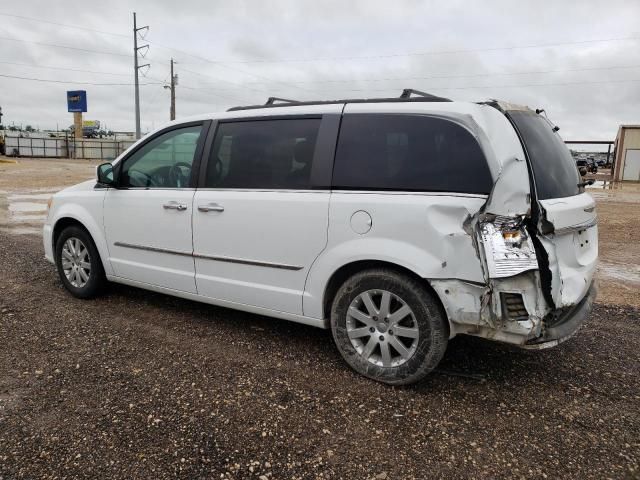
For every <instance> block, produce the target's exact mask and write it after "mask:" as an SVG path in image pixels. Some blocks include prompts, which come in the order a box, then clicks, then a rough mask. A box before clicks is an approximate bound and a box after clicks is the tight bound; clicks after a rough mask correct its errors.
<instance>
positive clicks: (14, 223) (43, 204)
mask: <svg viewBox="0 0 640 480" xmlns="http://www.w3.org/2000/svg"><path fill="white" fill-rule="evenodd" d="M59 190H60V189H59V188H41V189H34V190H29V191H13V192H4V191H3V192H0V227H1V229H2V231H5V232H8V233H12V234H16V235H33V234H36V235H39V234H40V233H41V232H42V230H41V228H42V224H43V223H44V221H45V219H46V218H47V215H46V213H47V200H49V198H51V196H52V195H53V194H54V193H55V192H57V191H59Z"/></svg>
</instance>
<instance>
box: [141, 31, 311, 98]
mask: <svg viewBox="0 0 640 480" xmlns="http://www.w3.org/2000/svg"><path fill="white" fill-rule="evenodd" d="M147 41H148V42H149V43H151V44H154V45H156V46H158V47H160V48H166V49H167V50H173V51H174V52H178V53H182V54H183V55H186V56H188V57H191V58H196V59H198V60H201V61H203V62H206V63H210V64H213V65H217V66H219V67H222V68H226V69H227V70H231V71H234V72H239V73H242V74H244V75H250V76H252V77H256V78H261V79H262V80H267V81H268V82H271V83H279V84H281V85H285V86H287V87H293V88H298V89H300V90H308V89H306V88H303V87H300V86H298V85H294V84H291V83H288V82H283V81H281V80H274V79H272V78H269V77H265V76H264V75H258V74H256V73H253V72H247V71H246V70H241V69H239V68H235V67H230V66H228V65H223V63H225V62H219V61H215V60H210V59H208V58H205V57H202V56H200V55H194V54H191V53H189V52H186V51H184V50H180V49H178V48H173V47H168V46H166V45H162V44H160V43H157V42H152V41H151V40H147ZM226 63H228V62H226ZM245 88H246V87H245Z"/></svg>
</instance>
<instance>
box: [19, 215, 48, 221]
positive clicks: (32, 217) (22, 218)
mask: <svg viewBox="0 0 640 480" xmlns="http://www.w3.org/2000/svg"><path fill="white" fill-rule="evenodd" d="M46 218H47V216H46V215H44V214H43V215H12V216H11V220H12V221H13V222H24V223H35V222H38V223H44V221H45V220H46Z"/></svg>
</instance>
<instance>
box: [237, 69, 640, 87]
mask: <svg viewBox="0 0 640 480" xmlns="http://www.w3.org/2000/svg"><path fill="white" fill-rule="evenodd" d="M632 68H640V65H621V66H611V67H585V68H568V69H564V70H536V71H528V72H502V73H500V72H489V73H472V74H462V75H428V76H426V77H389V78H363V79H349V80H346V79H345V80H309V81H303V82H296V83H305V84H309V83H312V84H323V83H354V82H386V81H405V80H430V79H435V78H477V77H493V76H496V77H498V76H517V75H539V74H550V73H568V72H583V71H585V72H586V71H595V70H617V69H632ZM249 83H254V82H249Z"/></svg>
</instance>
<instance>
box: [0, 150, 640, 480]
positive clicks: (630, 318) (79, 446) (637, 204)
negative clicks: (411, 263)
mask: <svg viewBox="0 0 640 480" xmlns="http://www.w3.org/2000/svg"><path fill="white" fill-rule="evenodd" d="M92 171H93V167H92V165H91V164H89V163H88V162H70V161H54V162H52V161H50V160H47V161H42V160H41V161H38V160H20V163H19V164H17V165H11V164H3V163H0V245H2V248H0V345H1V348H0V479H3V480H4V479H13V478H92V479H93V478H154V479H156V478H176V477H178V478H189V479H192V478H234V479H242V478H260V479H261V480H264V479H265V478H268V479H293V478H300V479H302V478H304V479H307V478H340V479H343V478H344V479H347V478H348V479H351V478H354V479H361V478H362V479H368V478H378V479H383V478H389V479H392V478H393V479H395V478H400V479H411V478H416V479H420V478H469V477H475V478H532V477H533V478H640V470H639V469H640V388H639V386H638V385H639V381H638V377H639V373H640V355H639V353H638V352H639V351H640V299H639V298H638V297H639V295H638V294H639V293H640V242H639V240H638V233H637V230H638V227H640V188H639V187H638V186H633V185H632V186H627V185H625V186H623V187H622V188H616V189H608V188H607V189H594V190H592V193H593V194H594V196H595V197H596V198H597V200H598V212H599V215H600V248H601V254H602V260H603V262H602V265H603V268H601V270H600V272H599V278H600V287H601V295H600V297H599V303H598V304H597V305H596V307H595V310H594V313H593V315H592V318H591V320H590V322H589V323H588V324H587V325H586V327H585V328H584V329H583V330H581V331H580V332H579V334H578V335H577V336H576V337H575V338H574V339H572V340H571V341H569V342H567V343H565V344H564V345H562V346H560V347H558V348H556V349H551V350H548V351H543V352H526V351H522V350H518V349H515V348H510V347H506V346H503V345H499V344H494V343H490V342H487V341H483V340H479V339H474V338H465V337H460V338H456V339H454V340H453V341H452V342H451V343H450V345H449V350H448V352H447V354H446V356H445V359H444V361H443V363H442V365H441V367H440V369H439V371H438V372H437V373H435V374H433V375H431V376H430V377H429V378H428V379H427V380H425V381H423V382H422V383H420V384H419V385H416V386H413V387H408V388H390V387H386V386H383V385H379V384H376V383H373V382H371V381H368V380H366V379H364V378H362V377H359V376H358V375H356V374H355V373H353V372H351V371H350V370H349V369H348V367H346V365H345V364H344V363H343V361H342V360H341V358H340V357H339V355H338V353H337V351H336V350H335V348H334V347H333V344H332V342H331V336H330V335H329V333H328V332H325V331H321V330H317V329H313V328H310V327H305V326H301V325H296V324H291V323H287V322H283V321H278V320H272V319H268V318H265V317H260V316H255V315H250V314H245V313H241V312H235V311H231V310H226V309H222V308H215V307H210V306H206V305H200V304H196V303H193V302H189V301H185V300H180V299H176V298H171V297H167V296H163V295H160V294H155V293H150V292H146V291H142V290H138V289H133V288H129V287H123V286H113V287H112V288H111V289H110V292H109V293H108V294H107V295H105V296H103V297H101V298H99V299H97V300H95V301H89V302H86V301H80V300H76V299H74V298H72V297H71V296H69V295H68V294H66V293H65V291H64V289H63V288H62V285H61V284H60V282H59V281H58V279H57V276H56V274H55V271H54V269H53V267H52V266H50V265H49V264H48V263H47V262H46V261H45V260H44V259H43V257H42V246H41V240H40V238H39V236H38V235H37V233H38V229H39V224H40V223H41V221H42V220H41V219H42V215H43V211H42V208H43V205H44V203H45V202H46V197H47V196H48V195H49V194H50V192H51V191H53V190H55V189H56V188H58V187H61V186H63V185H67V184H72V183H75V182H77V181H80V180H82V179H84V178H88V177H91V175H92Z"/></svg>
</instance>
